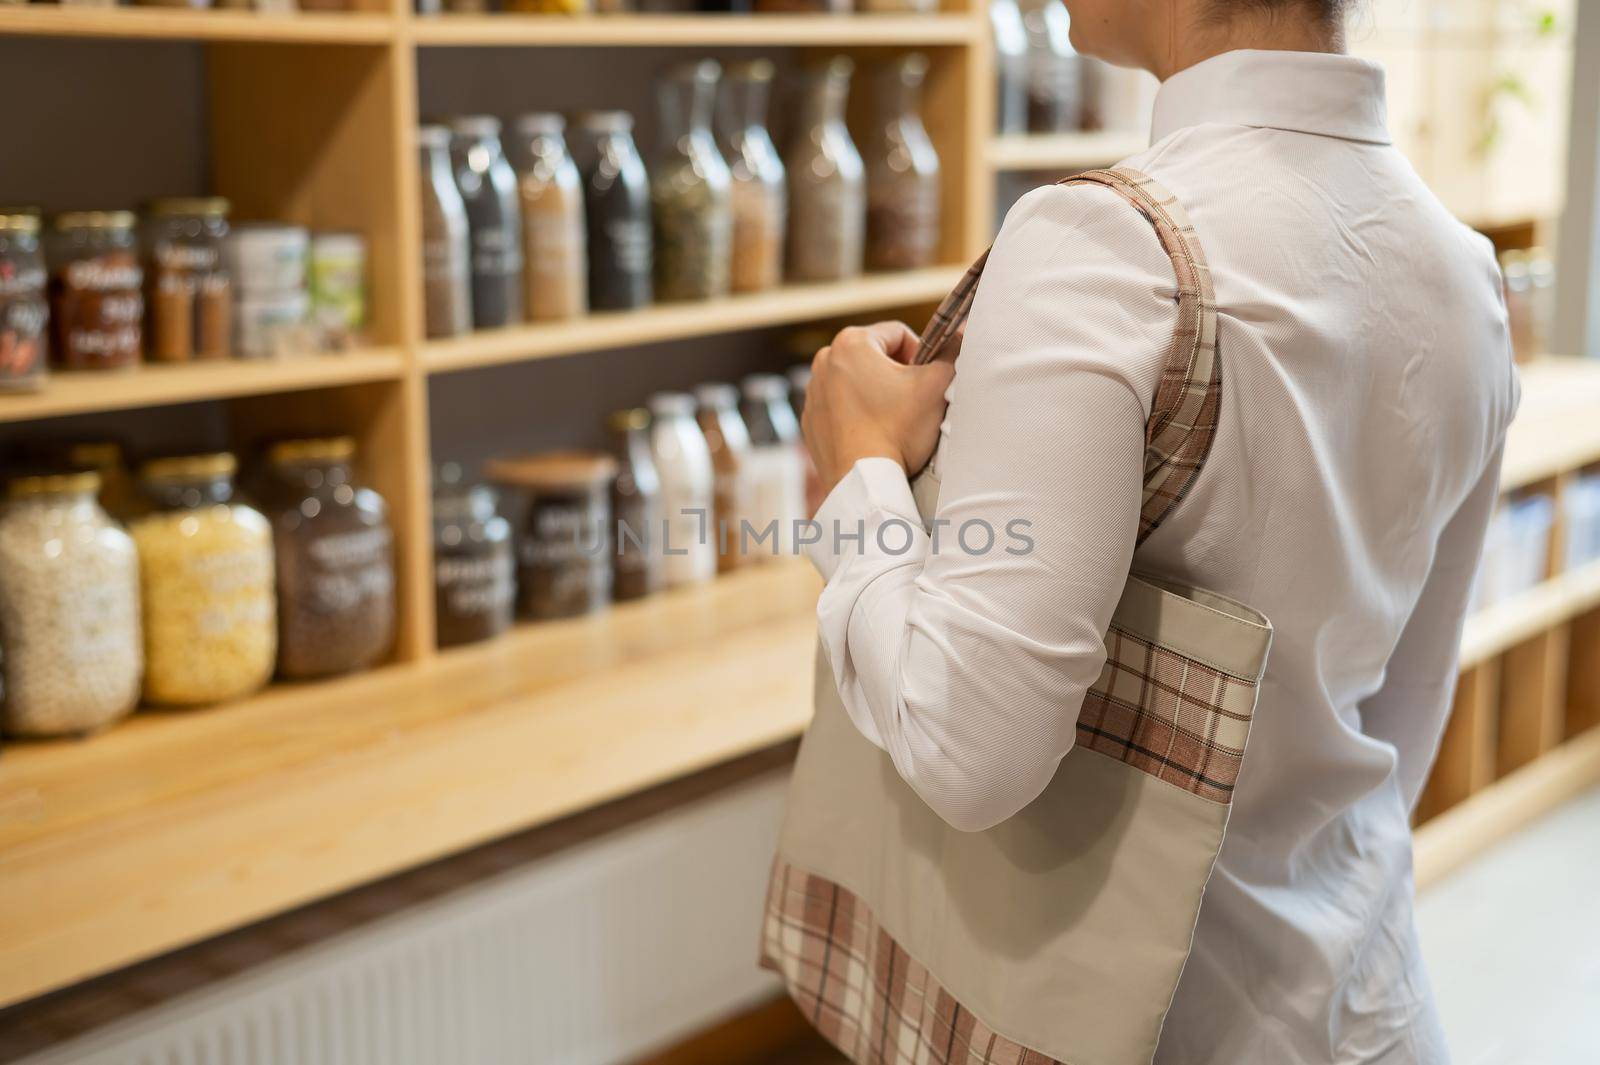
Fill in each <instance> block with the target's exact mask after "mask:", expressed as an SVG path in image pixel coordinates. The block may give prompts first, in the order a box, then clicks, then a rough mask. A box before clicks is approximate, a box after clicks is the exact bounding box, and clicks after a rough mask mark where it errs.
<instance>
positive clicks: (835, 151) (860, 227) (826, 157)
mask: <svg viewBox="0 0 1600 1065" xmlns="http://www.w3.org/2000/svg"><path fill="white" fill-rule="evenodd" d="M854 69H855V64H854V63H852V62H851V61H850V60H849V59H848V58H846V57H844V56H837V57H835V58H834V59H833V60H831V61H829V62H828V63H827V64H826V65H824V66H821V67H814V68H812V69H811V70H809V71H807V72H806V74H805V80H804V98H803V102H802V104H801V110H800V123H799V131H800V132H799V135H798V136H797V137H796V138H795V141H794V144H793V146H792V147H791V148H790V151H789V154H788V156H787V157H786V158H785V159H784V166H785V168H786V169H787V170H788V172H789V197H790V199H789V276H790V278H791V279H792V280H795V281H840V280H843V279H845V278H849V277H854V276H856V275H857V274H859V273H860V272H861V253H862V241H863V237H864V229H865V224H866V215H867V202H866V180H865V172H864V170H863V167H862V164H861V154H860V153H859V152H857V151H856V146H855V143H854V142H853V141H851V139H850V131H849V130H848V129H846V128H845V124H844V107H845V101H846V99H847V98H848V97H849V95H850V74H851V72H852V71H853V70H854Z"/></svg>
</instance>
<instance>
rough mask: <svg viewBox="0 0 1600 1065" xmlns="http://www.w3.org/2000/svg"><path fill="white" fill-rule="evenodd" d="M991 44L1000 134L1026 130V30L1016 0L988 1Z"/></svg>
mask: <svg viewBox="0 0 1600 1065" xmlns="http://www.w3.org/2000/svg"><path fill="white" fill-rule="evenodd" d="M989 32H990V36H991V37H992V39H993V40H992V43H993V46H994V68H995V121H994V131H995V132H996V133H1000V134H1014V133H1026V132H1028V31H1027V30H1026V29H1025V28H1024V27H1023V25H1022V9H1021V8H1020V7H1018V6H1017V0H989Z"/></svg>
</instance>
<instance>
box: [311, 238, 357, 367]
mask: <svg viewBox="0 0 1600 1065" xmlns="http://www.w3.org/2000/svg"><path fill="white" fill-rule="evenodd" d="M306 282H307V285H308V287H309V293H308V294H309V296H310V298H311V324H312V327H313V328H314V329H315V330H316V334H317V335H316V346H317V348H318V349H319V350H322V351H345V350H347V349H349V348H352V347H354V346H355V345H356V343H357V342H358V341H359V340H360V339H361V336H362V333H363V332H364V331H365V330H366V326H367V240H366V238H365V237H363V236H362V235H361V234H360V233H343V232H323V233H313V234H312V235H311V246H310V249H309V251H308V257H307V260H306Z"/></svg>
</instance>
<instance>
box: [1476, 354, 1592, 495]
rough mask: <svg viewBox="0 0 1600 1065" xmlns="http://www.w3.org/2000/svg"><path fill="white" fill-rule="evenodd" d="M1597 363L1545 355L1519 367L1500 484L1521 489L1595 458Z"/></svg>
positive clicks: (1507, 487)
mask: <svg viewBox="0 0 1600 1065" xmlns="http://www.w3.org/2000/svg"><path fill="white" fill-rule="evenodd" d="M1597 410H1600V363H1595V362H1592V361H1590V360H1586V359H1572V358H1557V357H1548V358H1543V359H1539V360H1537V361H1535V362H1532V363H1529V364H1528V365H1527V366H1524V367H1523V368H1522V406H1521V408H1520V409H1519V410H1518V411H1517V420H1516V421H1515V422H1513V423H1512V425H1511V431H1510V433H1509V434H1507V437H1506V455H1505V464H1504V466H1503V467H1502V468H1501V473H1500V487H1501V488H1502V489H1505V490H1510V489H1513V488H1521V487H1523V486H1525V485H1529V484H1533V483H1535V482H1537V481H1543V480H1546V479H1548V478H1551V477H1554V476H1556V475H1557V474H1561V473H1566V472H1568V471H1571V470H1576V469H1579V468H1580V467H1582V466H1584V465H1586V464H1588V463H1591V462H1595V461H1596V460H1597V459H1600V417H1596V415H1595V412H1596V411H1597Z"/></svg>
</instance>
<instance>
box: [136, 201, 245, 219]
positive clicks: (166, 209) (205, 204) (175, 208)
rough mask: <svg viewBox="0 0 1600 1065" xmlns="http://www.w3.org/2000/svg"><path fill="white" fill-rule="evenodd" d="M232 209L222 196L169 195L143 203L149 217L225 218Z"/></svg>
mask: <svg viewBox="0 0 1600 1065" xmlns="http://www.w3.org/2000/svg"><path fill="white" fill-rule="evenodd" d="M232 209H233V205H232V204H230V203H229V202H228V201H227V199H226V198H225V197H222V196H171V197H167V198H165V199H160V200H151V201H150V202H149V203H147V204H145V208H144V212H145V214H147V215H149V216H150V217H151V218H190V217H193V216H196V215H198V216H199V217H202V218H226V217H227V215H228V212H229V211H231V210H232Z"/></svg>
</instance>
